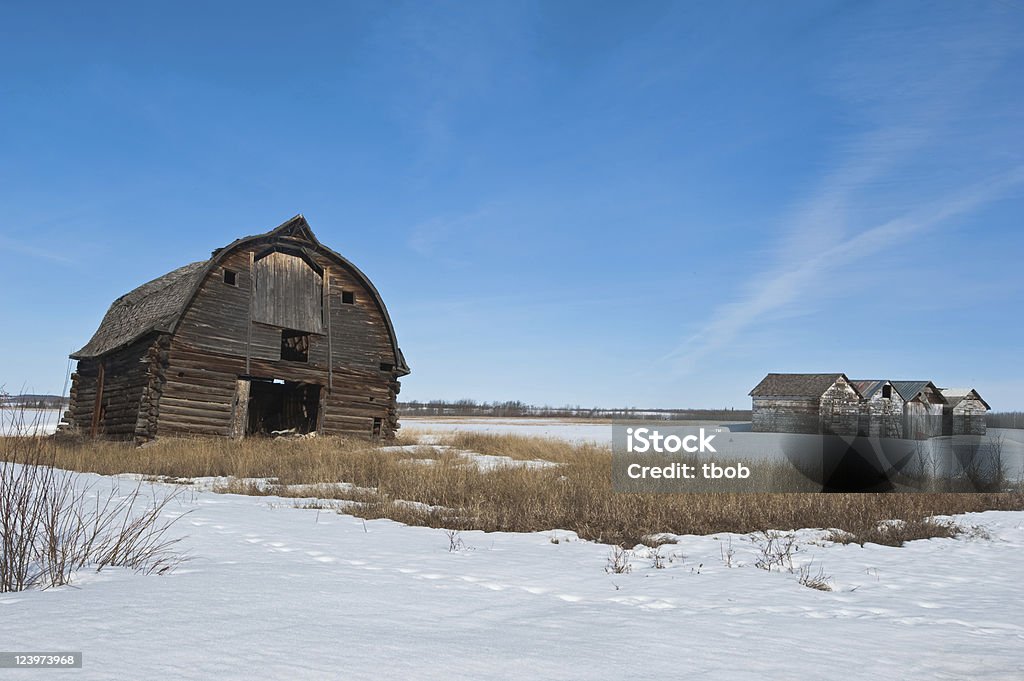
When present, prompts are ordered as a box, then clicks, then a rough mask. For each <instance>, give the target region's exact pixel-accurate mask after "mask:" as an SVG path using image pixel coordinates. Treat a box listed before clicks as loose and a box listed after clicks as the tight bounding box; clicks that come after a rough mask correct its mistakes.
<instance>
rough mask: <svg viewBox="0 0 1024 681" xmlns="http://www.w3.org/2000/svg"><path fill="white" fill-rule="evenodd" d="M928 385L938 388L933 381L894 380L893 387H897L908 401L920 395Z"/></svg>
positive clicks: (897, 390)
mask: <svg viewBox="0 0 1024 681" xmlns="http://www.w3.org/2000/svg"><path fill="white" fill-rule="evenodd" d="M928 386H931V387H932V388H933V389H935V390H938V388H936V387H935V384H933V383H932V382H931V381H892V387H894V388H896V392H898V393H899V394H900V396H901V397H903V399H904V400H906V401H907V402H909V401H910V400H912V399H914V398H915V397H917V396H918V395H920V394H921V392H922V391H924V389H925V388H927V387H928ZM940 394H941V393H940Z"/></svg>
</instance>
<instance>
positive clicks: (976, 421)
mask: <svg viewBox="0 0 1024 681" xmlns="http://www.w3.org/2000/svg"><path fill="white" fill-rule="evenodd" d="M940 392H941V393H942V397H943V399H945V400H946V404H945V405H944V406H943V410H942V434H943V435H984V434H985V433H986V432H987V425H986V423H985V414H986V413H987V412H988V410H989V409H990V408H991V407H989V406H988V403H987V402H986V401H985V400H983V399H982V398H981V395H979V394H978V392H977V391H976V390H974V389H973V388H941V389H940Z"/></svg>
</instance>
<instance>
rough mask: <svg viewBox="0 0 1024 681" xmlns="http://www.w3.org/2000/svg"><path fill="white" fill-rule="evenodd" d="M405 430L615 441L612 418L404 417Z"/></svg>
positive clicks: (603, 442)
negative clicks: (613, 438)
mask: <svg viewBox="0 0 1024 681" xmlns="http://www.w3.org/2000/svg"><path fill="white" fill-rule="evenodd" d="M401 424H402V431H401V432H402V434H403V435H409V436H416V435H420V434H429V433H450V432H452V431H459V430H467V431H473V432H479V433H513V434H516V435H536V436H540V437H552V438H558V439H560V440H567V441H569V442H595V443H599V444H611V441H612V425H611V423H610V422H608V421H598V422H589V421H583V420H578V421H568V420H564V419H546V418H527V417H522V418H490V417H472V416H467V417H455V416H452V417H436V418H422V417H405V418H403V419H402V420H401Z"/></svg>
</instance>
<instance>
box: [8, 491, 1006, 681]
mask: <svg viewBox="0 0 1024 681" xmlns="http://www.w3.org/2000/svg"><path fill="white" fill-rule="evenodd" d="M95 479H96V478H95V477H94V476H84V480H86V481H88V480H95ZM120 484H122V485H123V486H124V488H125V489H126V490H127V489H128V488H129V487H131V486H134V484H135V480H134V479H131V478H128V477H126V478H125V479H123V480H121V482H120ZM154 489H156V490H157V491H158V492H159V490H161V489H166V488H163V487H162V486H159V485H157V486H155V488H154ZM295 504H296V501H295V500H294V499H280V498H274V497H245V496H234V495H219V494H214V493H212V492H198V491H197V492H193V491H189V492H187V493H186V495H185V496H184V497H182V499H181V502H180V503H176V504H174V505H173V508H171V509H170V510H169V512H171V513H175V514H182V513H186V512H187V515H184V516H183V517H182V518H181V519H180V520H179V522H178V524H177V525H175V531H177V532H178V533H181V534H185V535H187V536H186V538H185V540H184V542H183V543H182V548H184V549H185V550H187V551H188V553H189V554H191V556H192V560H191V561H189V562H187V563H186V564H185V565H183V566H182V567H180V568H179V569H178V570H177V571H176V572H175V573H173V574H170V575H166V576H142V575H137V574H132V573H129V572H126V571H123V570H108V571H104V572H102V573H100V574H94V573H80V574H79V575H78V576H77V579H76V580H75V584H74V586H72V587H64V588H57V589H51V590H49V591H31V592H23V593H14V594H0V641H2V645H0V648H3V649H4V650H34V651H41V650H53V651H72V650H76V651H82V652H83V653H84V667H83V669H81V670H75V671H67V672H60V674H67V675H69V676H71V675H73V676H74V677H75V678H83V679H112V678H121V679H129V678H130V679H169V678H195V679H213V678H215V679H252V678H265V679H336V678H345V679H374V680H378V679H391V678H402V679H455V678H473V679H517V680H518V679H524V678H526V679H532V678H538V679H540V678H543V679H587V680H591V679H618V678H622V677H630V676H642V677H647V678H677V677H686V678H704V679H729V680H730V681H733V680H737V679H751V680H757V681H762V680H763V679H801V680H804V679H872V680H874V679H880V678H885V679H1020V678H1024V652H1022V651H1024V622H1022V621H1021V617H1020V615H1021V612H1024V589H1021V586H1020V585H1021V583H1022V581H1024V561H1022V560H1021V559H1022V557H1024V513H1017V512H1014V513H1010V512H988V513H982V514H973V515H969V516H964V517H962V518H960V519H961V520H962V521H963V522H964V523H967V524H971V525H977V526H980V527H982V528H984V530H985V531H986V532H987V534H988V535H989V538H984V537H982V536H980V535H976V536H971V537H965V538H960V539H933V540H928V541H919V542H913V543H911V544H909V545H907V546H905V547H903V548H891V547H881V546H874V545H869V546H867V547H865V548H861V547H859V546H856V545H852V546H842V545H832V544H829V543H828V542H825V541H823V540H822V535H823V533H822V532H820V531H801V532H799V533H798V542H799V545H800V548H799V550H798V551H797V552H796V554H795V556H796V560H797V564H798V565H799V564H801V563H807V562H809V561H813V563H814V565H815V566H821V567H822V568H823V569H824V571H825V573H826V574H828V575H831V576H832V585H833V587H834V589H835V590H834V591H832V592H822V591H816V590H812V589H809V588H806V587H803V586H801V585H799V584H798V583H797V580H796V576H795V575H794V574H790V573H788V572H786V571H781V572H779V571H773V572H765V571H764V570H761V569H758V568H756V567H754V565H753V563H754V560H755V558H756V556H757V555H758V549H757V546H756V544H755V543H754V542H753V541H751V537H748V536H741V535H727V534H721V535H715V536H707V537H693V536H685V537H680V538H679V543H678V544H675V545H665V546H663V547H661V549H660V551H661V552H662V554H663V556H664V557H665V558H666V561H665V563H666V567H665V568H664V569H658V568H656V567H654V560H653V557H652V556H651V555H650V553H649V552H648V551H647V550H644V549H639V550H637V551H635V552H634V555H633V557H632V558H631V563H632V571H631V572H629V573H627V574H614V573H609V572H606V570H605V567H606V565H607V561H608V557H609V552H610V550H609V547H607V546H603V545H599V544H594V543H590V542H586V541H580V540H578V539H576V538H575V536H574V535H573V534H572V533H570V532H564V531H551V532H543V533H534V534H504V533H496V534H485V533H482V532H463V533H461V535H460V536H459V537H458V539H460V540H461V542H460V548H459V550H456V551H450V550H449V548H450V547H451V544H452V541H451V540H450V538H449V537H448V535H447V534H446V533H445V531H443V530H434V529H428V528H421V527H406V526H403V525H400V524H398V523H395V522H392V521H388V520H374V521H366V522H364V521H362V520H360V519H357V518H354V517H352V516H347V515H339V514H337V513H334V512H332V511H324V510H320V511H317V510H306V509H299V508H295ZM556 541H557V543H555V542H556ZM730 549H731V550H732V552H733V556H732V558H731V563H732V567H729V566H728V565H727V564H726V556H727V555H728V552H729V551H730ZM816 569H817V568H815V570H816ZM8 674H9V675H11V674H13V672H11V673H8ZM41 674H43V675H44V676H46V677H47V678H50V677H57V676H58V673H56V672H52V671H51V672H44V673H41ZM39 678H43V676H40V677H39Z"/></svg>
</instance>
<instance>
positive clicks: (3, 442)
mask: <svg viewBox="0 0 1024 681" xmlns="http://www.w3.org/2000/svg"><path fill="white" fill-rule="evenodd" d="M53 461H54V450H53V447H52V442H51V441H50V440H48V439H46V438H43V437H41V436H28V437H21V436H19V437H11V436H6V437H3V438H0V592H8V591H22V590H24V589H29V588H33V587H38V588H49V587H55V586H61V585H64V584H67V583H68V582H69V581H70V579H71V576H72V575H73V573H74V572H75V571H77V570H81V569H83V568H90V569H95V570H96V571H97V572H98V571H101V570H103V569H104V568H106V567H113V566H116V567H126V568H130V569H133V570H136V571H139V572H143V573H160V574H162V573H165V572H167V571H169V570H171V569H173V568H174V567H175V566H176V565H177V564H178V563H179V562H180V561H181V560H182V557H181V556H180V555H179V554H177V553H176V552H175V551H174V550H173V549H174V547H175V545H176V544H177V543H178V541H180V540H179V539H174V538H170V537H169V536H168V529H169V528H170V527H171V525H173V524H174V522H175V521H176V520H177V518H174V519H171V520H165V519H164V517H163V511H164V509H165V508H166V507H167V505H168V504H169V503H171V501H173V500H174V499H175V498H176V497H177V495H178V493H179V492H180V491H179V492H172V493H170V494H167V495H165V496H163V497H162V498H161V497H153V498H149V497H147V496H146V495H145V494H143V489H142V484H143V483H142V481H141V480H140V481H139V482H138V483H137V484H136V485H135V487H134V489H133V490H131V491H130V492H128V493H127V494H121V493H120V492H119V491H118V490H117V488H116V487H113V486H112V487H111V489H110V490H108V491H106V492H104V491H102V490H100V489H99V487H100V485H99V483H91V484H88V483H85V482H84V481H83V480H81V478H80V476H79V475H77V474H76V473H73V472H68V471H63V470H60V469H58V468H55V467H54V465H53ZM140 508H141V510H139V509H140ZM179 517H180V516H179Z"/></svg>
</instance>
